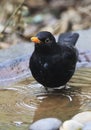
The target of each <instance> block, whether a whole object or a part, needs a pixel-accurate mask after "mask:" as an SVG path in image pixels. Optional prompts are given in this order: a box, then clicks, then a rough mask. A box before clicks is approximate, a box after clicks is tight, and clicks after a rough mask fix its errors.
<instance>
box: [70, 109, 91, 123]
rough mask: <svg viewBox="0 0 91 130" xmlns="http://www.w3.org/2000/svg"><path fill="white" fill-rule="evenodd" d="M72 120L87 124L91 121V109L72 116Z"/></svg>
mask: <svg viewBox="0 0 91 130" xmlns="http://www.w3.org/2000/svg"><path fill="white" fill-rule="evenodd" d="M72 120H74V121H77V122H80V123H82V124H85V123H87V122H89V121H91V111H86V112H81V113H78V114H77V115H75V116H73V117H72Z"/></svg>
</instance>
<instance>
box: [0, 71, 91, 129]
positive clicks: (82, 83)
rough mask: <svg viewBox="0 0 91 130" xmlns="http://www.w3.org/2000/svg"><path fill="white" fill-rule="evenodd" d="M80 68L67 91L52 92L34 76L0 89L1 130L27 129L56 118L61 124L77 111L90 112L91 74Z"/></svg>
mask: <svg viewBox="0 0 91 130" xmlns="http://www.w3.org/2000/svg"><path fill="white" fill-rule="evenodd" d="M83 70H84V69H80V70H78V71H76V73H75V75H74V76H73V78H72V79H71V81H70V82H69V83H68V86H67V88H66V89H62V90H61V91H60V90H55V91H50V90H49V93H47V92H46V91H45V89H44V87H43V86H42V85H40V84H38V83H37V82H36V81H35V80H34V79H33V78H32V77H30V78H27V79H25V80H24V81H22V82H18V83H16V84H13V85H11V86H8V87H7V86H6V87H5V86H4V87H2V86H0V88H1V89H0V129H1V130H28V127H29V125H30V124H31V123H32V122H33V121H35V120H38V119H40V118H45V117H57V118H59V119H61V120H62V121H64V120H66V119H70V118H71V117H72V116H73V115H75V114H77V113H78V112H81V111H85V110H91V87H90V86H91V81H90V77H91V72H90V69H85V71H83Z"/></svg>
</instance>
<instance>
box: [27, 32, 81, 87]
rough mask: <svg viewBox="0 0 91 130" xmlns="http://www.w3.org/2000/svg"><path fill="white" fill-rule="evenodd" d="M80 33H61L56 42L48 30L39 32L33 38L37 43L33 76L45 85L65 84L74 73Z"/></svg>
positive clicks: (30, 65)
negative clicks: (76, 46)
mask: <svg viewBox="0 0 91 130" xmlns="http://www.w3.org/2000/svg"><path fill="white" fill-rule="evenodd" d="M78 37H79V34H78V33H70V32H69V33H64V34H61V35H60V36H59V38H58V42H56V40H55V38H54V36H53V35H52V34H51V33H50V32H47V31H42V32H39V33H38V34H37V35H36V37H32V38H31V40H32V41H33V42H34V43H35V49H34V52H33V54H32V56H31V58H30V62H29V68H30V70H31V72H32V75H33V77H34V78H35V79H36V80H37V81H38V82H39V83H41V84H42V85H43V86H45V87H49V88H55V87H60V86H63V85H65V84H66V83H67V82H68V81H69V80H70V78H71V77H72V75H73V74H74V71H75V67H76V63H77V60H78V51H77V49H76V48H75V44H76V41H77V39H78Z"/></svg>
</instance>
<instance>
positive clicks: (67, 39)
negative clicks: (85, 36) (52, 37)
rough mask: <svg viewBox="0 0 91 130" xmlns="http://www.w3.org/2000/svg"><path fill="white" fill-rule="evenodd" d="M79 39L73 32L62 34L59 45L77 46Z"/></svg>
mask: <svg viewBox="0 0 91 130" xmlns="http://www.w3.org/2000/svg"><path fill="white" fill-rule="evenodd" d="M78 38H79V34H78V33H71V32H67V33H62V34H60V35H59V38H58V43H59V44H69V45H72V46H75V44H76V42H77V40H78Z"/></svg>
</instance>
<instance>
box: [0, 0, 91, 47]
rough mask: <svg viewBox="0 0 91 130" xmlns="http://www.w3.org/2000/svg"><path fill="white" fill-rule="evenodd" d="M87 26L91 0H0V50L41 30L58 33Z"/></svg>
mask: <svg viewBox="0 0 91 130" xmlns="http://www.w3.org/2000/svg"><path fill="white" fill-rule="evenodd" d="M90 26H91V0H68V1H67V0H8V1H7V0H0V49H5V48H9V47H10V46H11V45H13V44H19V43H20V42H24V41H25V42H26V41H29V39H30V37H31V36H33V35H35V34H36V33H37V32H39V31H41V30H47V31H50V32H52V33H53V34H55V35H58V34H59V33H63V32H67V31H76V30H82V29H87V28H90Z"/></svg>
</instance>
